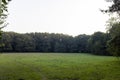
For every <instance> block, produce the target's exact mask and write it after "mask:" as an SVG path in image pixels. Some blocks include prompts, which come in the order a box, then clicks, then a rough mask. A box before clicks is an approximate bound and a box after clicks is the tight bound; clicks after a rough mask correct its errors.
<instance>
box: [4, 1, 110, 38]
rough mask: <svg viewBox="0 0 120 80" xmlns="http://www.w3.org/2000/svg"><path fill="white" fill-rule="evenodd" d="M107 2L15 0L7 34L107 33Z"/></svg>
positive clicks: (6, 29) (10, 9)
mask: <svg viewBox="0 0 120 80" xmlns="http://www.w3.org/2000/svg"><path fill="white" fill-rule="evenodd" d="M109 4H110V3H106V2H105V0H92V1H91V0H34V1H33V0H13V1H11V2H10V4H9V6H8V10H9V17H8V20H7V21H8V23H9V25H8V27H6V28H4V29H3V30H4V31H15V32H19V33H26V32H49V33H64V34H69V35H73V36H75V35H78V34H84V33H85V34H93V33H94V32H96V31H104V32H105V28H106V27H105V23H106V21H107V20H108V15H107V14H103V13H102V12H100V9H106V8H107V7H108V5H109Z"/></svg>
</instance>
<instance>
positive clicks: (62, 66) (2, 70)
mask: <svg viewBox="0 0 120 80" xmlns="http://www.w3.org/2000/svg"><path fill="white" fill-rule="evenodd" d="M119 67H120V64H118V61H116V59H115V58H114V57H107V56H94V55H88V54H76V53H74V54H62V53H61V54H60V53H59V54H54V53H48V54H47V53H46V54H42V53H39V54H37V53H36V54H35V53H31V54H27V53H25V54H24V53H22V54H17V53H14V54H12V53H11V54H9V53H8V54H1V56H0V79H1V80H20V79H21V80H120V76H119V75H120V70H119V69H120V68H119Z"/></svg>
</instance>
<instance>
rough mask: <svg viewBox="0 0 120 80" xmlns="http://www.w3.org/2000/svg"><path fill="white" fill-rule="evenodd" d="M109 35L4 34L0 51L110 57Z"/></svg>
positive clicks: (99, 33) (97, 33)
mask: <svg viewBox="0 0 120 80" xmlns="http://www.w3.org/2000/svg"><path fill="white" fill-rule="evenodd" d="M108 39H109V36H108V34H105V33H102V32H96V33H94V34H93V35H91V36H90V35H85V34H82V35H78V36H76V37H72V36H69V35H63V34H49V33H29V34H28V33H27V34H18V33H14V32H4V33H3V35H2V39H1V44H4V46H3V47H2V48H1V49H0V51H2V52H64V53H67V52H71V53H72V52H74V53H76V52H77V53H90V52H91V54H92V53H93V54H97V55H98V54H99V55H109V54H108V52H107V51H106V43H107V41H108Z"/></svg>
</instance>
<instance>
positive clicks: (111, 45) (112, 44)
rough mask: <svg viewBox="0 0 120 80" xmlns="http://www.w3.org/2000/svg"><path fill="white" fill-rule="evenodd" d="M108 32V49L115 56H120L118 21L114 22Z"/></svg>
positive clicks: (119, 26) (119, 24) (119, 27)
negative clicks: (109, 36)
mask: <svg viewBox="0 0 120 80" xmlns="http://www.w3.org/2000/svg"><path fill="white" fill-rule="evenodd" d="M109 33H110V35H111V40H109V42H108V50H109V51H110V52H111V53H112V54H114V55H115V56H120V23H118V22H117V23H114V24H113V25H112V27H111V28H110V29H109Z"/></svg>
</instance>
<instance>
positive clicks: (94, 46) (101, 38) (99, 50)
mask: <svg viewBox="0 0 120 80" xmlns="http://www.w3.org/2000/svg"><path fill="white" fill-rule="evenodd" d="M109 38H110V36H109V34H106V33H102V32H95V33H94V34H93V35H92V36H91V37H90V38H89V40H88V46H89V47H88V48H89V49H90V51H91V53H93V54H97V55H101V54H103V55H109V53H108V52H107V50H106V49H107V41H108V40H109Z"/></svg>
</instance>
